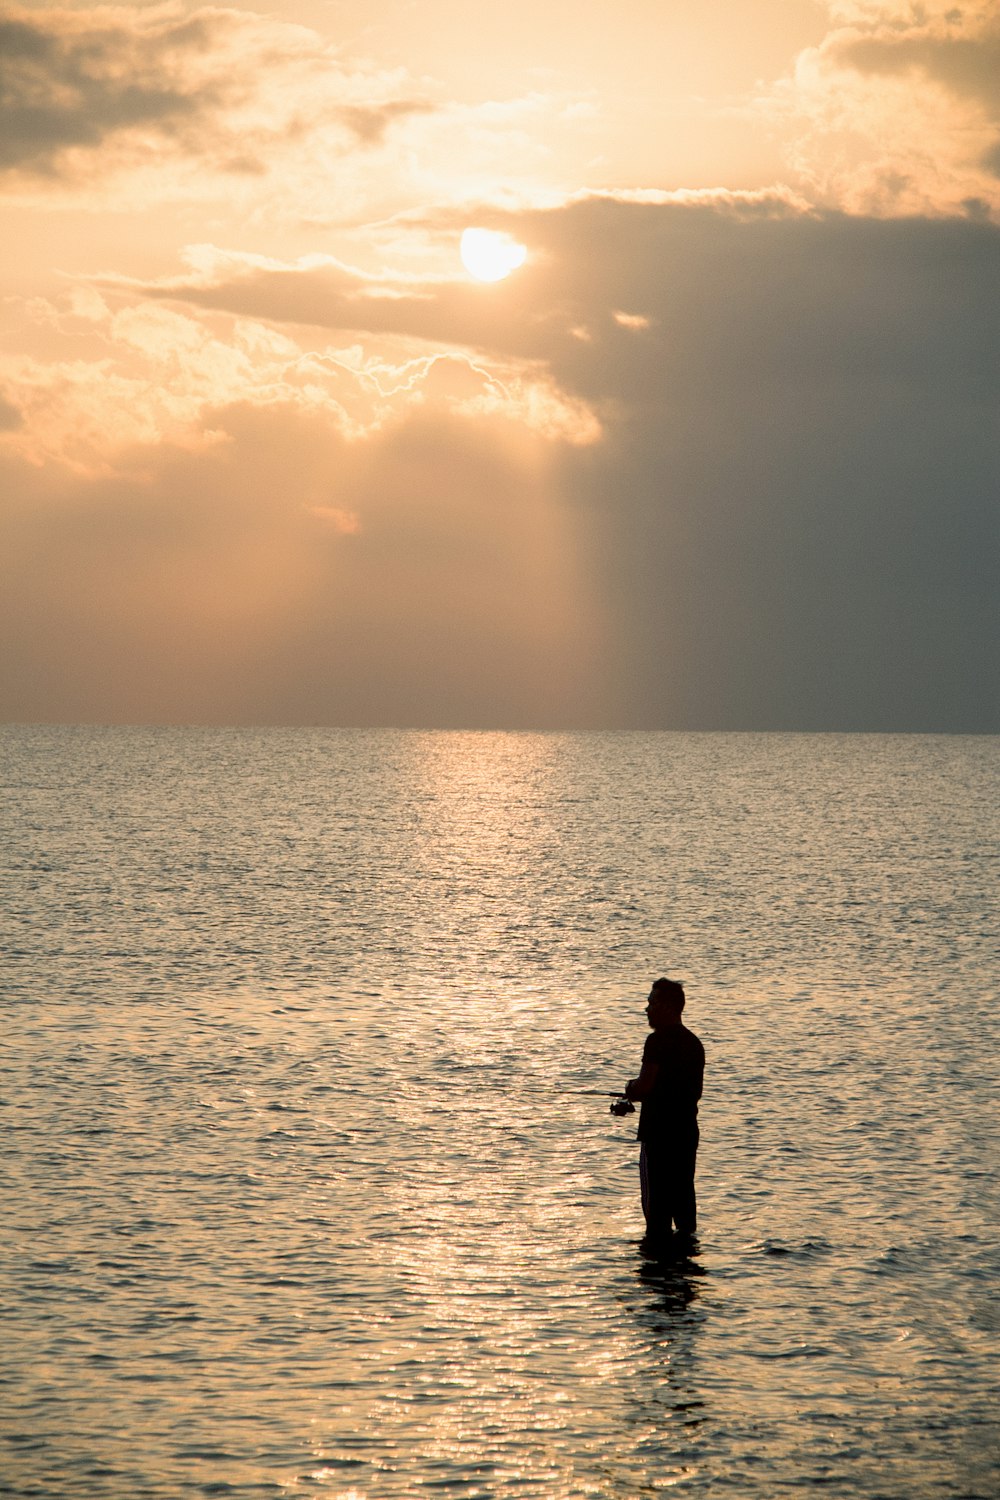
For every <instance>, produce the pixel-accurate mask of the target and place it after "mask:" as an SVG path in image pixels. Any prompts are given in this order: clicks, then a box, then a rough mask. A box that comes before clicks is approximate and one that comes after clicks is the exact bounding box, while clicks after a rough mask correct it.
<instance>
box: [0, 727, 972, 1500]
mask: <svg viewBox="0 0 1000 1500" xmlns="http://www.w3.org/2000/svg"><path fill="white" fill-rule="evenodd" d="M998 745H1000V742H998V741H997V740H995V739H989V738H968V739H965V738H957V737H955V738H953V737H934V738H919V737H879V736H845V737H838V736H782V735H775V736H767V735H745V736H741V735H733V736H727V735H670V734H660V735H656V734H652V735H644V734H624V735H612V734H609V735H600V734H591V735H502V734H492V735H491V734H481V735H472V734H470V735H465V734H422V733H415V732H414V733H389V732H370V733H369V732H334V731H320V730H316V731H277V730H274V731H259V732H258V731H236V730H233V731H217V730H212V731H210V730H204V731H202V730H100V729H80V730H70V729H56V728H38V729H24V728H10V727H8V728H7V729H5V730H2V731H0V750H2V754H3V765H4V784H5V805H6V811H5V819H4V821H5V825H6V827H5V837H4V842H3V854H2V856H0V859H2V880H3V892H4V911H5V919H4V923H5V925H4V933H5V945H4V946H5V985H4V1000H3V1005H4V1027H5V1046H4V1053H3V1061H2V1074H0V1099H2V1104H3V1112H4V1119H5V1139H6V1142H7V1150H6V1152H5V1165H4V1172H5V1178H6V1184H5V1188H4V1205H5V1211H4V1212H5V1216H4V1224H3V1228H2V1230H0V1239H2V1242H3V1249H4V1257H5V1273H4V1292H3V1309H4V1323H5V1328H6V1333H5V1337H4V1340H3V1345H2V1350H0V1377H2V1381H3V1384H2V1392H3V1401H2V1403H0V1405H2V1410H3V1415H2V1419H0V1438H2V1447H0V1463H2V1468H0V1472H2V1475H3V1480H2V1483H3V1485H4V1486H5V1488H4V1491H3V1492H4V1493H8V1494H10V1495H13V1496H47V1497H48V1496H51V1497H56V1496H58V1497H63V1496H87V1497H91V1496H92V1497H100V1500H104V1497H150V1500H153V1497H155V1500H187V1497H188V1496H201V1495H212V1494H230V1495H234V1496H238V1497H240V1500H244V1497H245V1500H250V1497H257V1496H277V1495H291V1496H301V1497H313V1496H315V1497H321V1496H322V1497H325V1496H339V1497H341V1500H346V1497H348V1496H350V1497H357V1500H362V1497H363V1500H409V1497H413V1496H416V1495H421V1494H427V1495H431V1494H434V1495H439V1496H464V1497H470V1500H475V1497H482V1500H487V1497H489V1500H492V1497H494V1496H495V1497H504V1500H507V1497H514V1496H523V1497H546V1500H568V1497H585V1496H594V1497H616V1500H619V1497H620V1500H632V1497H640V1496H651V1495H660V1494H663V1493H665V1492H666V1491H667V1490H668V1489H669V1490H672V1489H676V1490H677V1491H678V1492H679V1493H680V1494H687V1495H691V1496H706V1497H707V1496H716V1495H732V1496H734V1497H746V1500H756V1497H762V1500H763V1497H767V1496H772V1495H775V1494H781V1493H783V1492H791V1491H796V1492H799V1491H802V1492H804V1491H807V1490H809V1489H811V1488H812V1487H813V1486H815V1487H817V1488H818V1487H822V1489H823V1491H824V1492H825V1493H826V1494H827V1495H830V1496H836V1497H844V1500H881V1497H885V1500H923V1497H927V1500H932V1497H933V1500H938V1497H940V1500H945V1497H948V1500H960V1497H962V1500H995V1497H996V1494H997V1492H998V1491H997V1474H998V1465H1000V1449H998V1424H997V1418H996V1412H997V1410H998V1395H1000V1392H998V1390H997V1378H996V1371H997V1368H998V1360H997V1356H998V1354H1000V1338H998V1317H997V1312H996V1306H997V1303H996V1293H997V1286H998V1279H1000V1277H998V1273H1000V1253H998V1248H997V1244H998V1237H997V1212H996V1209H997V1201H996V1196H995V1177H994V1176H993V1173H994V1169H995V1164H996V1161H997V1145H998V1141H997V1135H998V1129H997V1119H998V1112H997V1087H996V1058H997V1055H998V1042H1000V1037H998V1029H1000V1028H998V1022H997V1009H996V990H995V974H996V952H995V949H996V932H997V911H996V902H995V895H994V892H995V888H996V863H995V859H996V832H997V815H996V805H997V797H996V793H997V769H998V762H1000V750H998ZM661 972H668V973H670V974H672V975H674V976H675V977H680V978H682V979H684V980H685V981H686V982H687V985H688V994H689V1008H688V1012H687V1015H686V1019H687V1020H688V1024H690V1025H691V1026H692V1027H693V1028H694V1029H695V1030H696V1031H697V1032H698V1034H699V1035H700V1036H701V1037H702V1039H703V1041H704V1043H705V1046H706V1051H707V1053H708V1072H707V1077H706V1096H705V1101H704V1104H703V1108H702V1140H703V1145H702V1152H701V1157H700V1164H699V1179H698V1182H699V1203H700V1210H701V1233H700V1243H699V1247H698V1249H697V1251H696V1253H695V1254H694V1255H693V1256H692V1257H691V1258H689V1259H687V1260H685V1261H680V1262H679V1263H677V1264H675V1265H673V1266H669V1265H668V1266H664V1265H659V1266H657V1265H655V1264H652V1263H650V1262H648V1261H647V1260H645V1259H644V1258H643V1256H642V1255H641V1254H640V1251H639V1248H638V1240H639V1238H640V1234H641V1216H640V1214H639V1209H638V1184H637V1170H636V1166H637V1164H636V1152H635V1145H634V1141H633V1139H632V1138H633V1136H634V1121H629V1120H624V1121H619V1120H615V1119H612V1118H611V1117H610V1116H609V1115H608V1114H607V1112H606V1108H605V1105H604V1104H603V1102H602V1101H601V1100H599V1099H595V1098H590V1097H587V1096H586V1095H583V1094H576V1093H571V1092H568V1090H572V1089H586V1088H605V1087H606V1088H609V1089H610V1088H616V1087H619V1086H620V1085H621V1083H622V1082H623V1081H624V1079H625V1078H626V1077H628V1076H629V1075H630V1074H632V1073H634V1072H635V1071H636V1070H637V1066H638V1059H639V1054H640V1051H641V1047H642V1041H643V1038H644V1034H645V1024H644V1018H643V1014H642V1006H643V1003H644V999H645V994H646V990H647V988H648V984H649V981H650V979H651V978H653V977H655V975H656V974H659V973H661Z"/></svg>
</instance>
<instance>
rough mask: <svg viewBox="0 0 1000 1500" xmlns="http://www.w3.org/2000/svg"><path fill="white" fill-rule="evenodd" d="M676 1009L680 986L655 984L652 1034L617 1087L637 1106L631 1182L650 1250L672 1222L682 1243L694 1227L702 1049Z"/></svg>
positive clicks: (650, 1003)
mask: <svg viewBox="0 0 1000 1500" xmlns="http://www.w3.org/2000/svg"><path fill="white" fill-rule="evenodd" d="M683 1010H684V988H683V986H682V985H680V984H678V983H677V981H676V980H674V979H657V980H655V981H654V983H653V987H652V989H651V990H650V992H649V999H648V1000H647V1002H646V1017H647V1019H648V1021H649V1024H650V1026H651V1028H652V1034H651V1035H650V1036H648V1037H647V1038H646V1045H645V1047H644V1048H643V1052H642V1067H641V1069H640V1071H639V1076H638V1078H632V1079H630V1081H629V1082H628V1083H627V1084H626V1085H625V1094H626V1097H627V1098H629V1099H634V1100H637V1101H641V1103H642V1109H641V1111H640V1114H639V1130H638V1139H639V1141H640V1142H641V1149H640V1153H639V1180H640V1184H641V1187H642V1211H643V1214H644V1215H645V1218H646V1242H647V1244H648V1245H649V1247H650V1248H654V1249H655V1248H658V1247H661V1246H663V1245H664V1244H665V1243H666V1242H667V1241H669V1240H670V1237H671V1224H672V1223H673V1224H674V1225H676V1227H677V1232H678V1234H679V1235H682V1236H684V1237H685V1238H690V1237H691V1236H692V1235H693V1234H694V1232H695V1229H696V1227H697V1209H696V1205H695V1195H694V1167H695V1156H696V1155H697V1151H698V1100H699V1099H700V1098H701V1082H702V1075H703V1073H704V1070H705V1049H704V1047H703V1046H702V1045H701V1042H700V1041H699V1040H698V1038H697V1037H696V1036H695V1034H694V1032H693V1031H689V1030H688V1028H687V1027H686V1026H685V1025H684V1024H683V1022H682V1021H681V1013H682V1012H683Z"/></svg>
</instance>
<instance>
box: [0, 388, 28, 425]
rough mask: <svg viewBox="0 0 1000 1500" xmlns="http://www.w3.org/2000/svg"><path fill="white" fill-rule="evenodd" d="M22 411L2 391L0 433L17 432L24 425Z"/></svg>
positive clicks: (0, 398)
mask: <svg viewBox="0 0 1000 1500" xmlns="http://www.w3.org/2000/svg"><path fill="white" fill-rule="evenodd" d="M23 421H24V418H23V416H22V415H21V409H20V407H18V406H15V405H14V403H13V402H12V401H8V400H7V397H6V396H5V395H4V394H3V392H2V391H0V432H16V431H17V429H18V428H19V427H20V426H21V425H22V424H23Z"/></svg>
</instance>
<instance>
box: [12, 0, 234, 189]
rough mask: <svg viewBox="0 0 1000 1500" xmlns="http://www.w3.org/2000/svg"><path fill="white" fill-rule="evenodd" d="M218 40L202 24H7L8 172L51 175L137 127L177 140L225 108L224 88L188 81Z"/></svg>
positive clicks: (30, 20) (63, 17)
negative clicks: (187, 64) (196, 58)
mask: <svg viewBox="0 0 1000 1500" xmlns="http://www.w3.org/2000/svg"><path fill="white" fill-rule="evenodd" d="M118 15H120V12H119V13H118ZM210 35H211V28H210V25H209V23H208V22H207V21H206V20H204V19H198V18H191V19H188V20H185V21H178V20H176V19H173V20H170V19H167V20H163V21H161V22H160V23H159V24H153V23H150V22H148V21H147V23H146V24H145V25H144V26H142V27H141V28H140V27H139V26H137V25H136V26H129V25H127V24H123V23H121V22H120V21H117V17H116V13H115V12H107V13H105V16H104V18H103V20H98V19H97V18H91V20H90V22H89V23H87V22H84V21H83V20H82V19H81V18H74V17H72V16H71V15H69V13H67V12H60V13H59V14H58V15H56V16H48V17H46V16H44V15H41V16H30V15H29V14H28V13H26V12H21V13H18V14H12V13H7V14H6V15H4V16H0V168H6V169H10V168H19V169H22V170H29V171H34V172H41V173H51V172H54V171H55V170H56V169H57V167H58V164H59V161H60V157H61V156H62V154H63V153H64V152H65V151H67V150H68V149H70V148H73V147H86V148H94V147H98V146H100V145H101V144H102V143H103V142H104V141H105V140H107V139H108V138H109V137H111V136H114V135H118V134H121V133H123V132H126V131H132V130H136V129H139V128H141V129H144V130H147V131H148V130H152V131H155V132H158V133H160V134H161V135H163V136H173V135H176V134H177V133H178V132H179V131H181V130H182V129H184V128H186V127H188V126H190V125H191V124H192V123H193V122H194V121H195V120H196V119H198V118H200V117H202V116H203V115H205V113H206V112H208V111H210V110H212V109H213V108H215V107H217V105H218V104H219V102H220V99H221V91H220V89H219V87H218V86H217V85H206V84H204V83H202V84H200V85H195V84H193V83H189V82H185V79H184V69H183V64H184V61H185V59H186V58H188V57H190V56H191V55H198V54H200V53H202V52H203V51H204V50H205V49H206V47H207V46H208V45H209V42H210Z"/></svg>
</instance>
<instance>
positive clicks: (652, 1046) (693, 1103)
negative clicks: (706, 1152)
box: [637, 1026, 705, 1144]
mask: <svg viewBox="0 0 1000 1500" xmlns="http://www.w3.org/2000/svg"><path fill="white" fill-rule="evenodd" d="M642 1061H643V1065H644V1066H645V1064H647V1063H649V1064H650V1065H655V1066H656V1067H657V1068H658V1069H659V1071H658V1073H657V1075H656V1083H655V1084H654V1085H653V1091H652V1093H651V1094H650V1095H649V1097H648V1098H647V1099H644V1100H643V1101H642V1109H641V1111H640V1114H639V1129H638V1132H637V1135H638V1139H639V1140H640V1141H648V1142H650V1143H658V1142H661V1141H662V1142H663V1144H666V1143H667V1142H668V1141H671V1140H681V1139H684V1138H687V1137H690V1136H691V1135H695V1136H696V1135H697V1131H698V1100H699V1099H700V1098H701V1085H702V1078H703V1076H704V1072H705V1049H704V1047H703V1046H702V1045H701V1042H700V1041H699V1040H698V1038H697V1037H696V1036H695V1034H694V1032H693V1031H688V1029H687V1027H686V1026H661V1027H660V1028H659V1029H658V1030H656V1031H651V1032H650V1034H649V1036H648V1037H647V1038H646V1045H645V1046H644V1047H643V1049H642Z"/></svg>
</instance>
